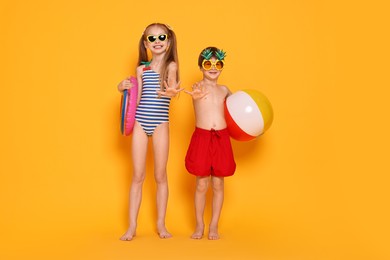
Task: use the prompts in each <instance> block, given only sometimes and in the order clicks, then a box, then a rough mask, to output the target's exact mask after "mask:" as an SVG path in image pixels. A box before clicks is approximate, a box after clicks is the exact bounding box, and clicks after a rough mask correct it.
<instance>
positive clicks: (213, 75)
mask: <svg viewBox="0 0 390 260" xmlns="http://www.w3.org/2000/svg"><path fill="white" fill-rule="evenodd" d="M225 56H226V55H225V52H224V51H222V50H220V49H217V48H216V47H208V48H206V49H204V50H203V51H202V52H201V54H200V55H199V58H198V66H199V68H200V70H201V71H202V73H203V79H202V80H201V81H200V82H197V83H195V84H194V85H193V87H192V91H186V93H187V94H189V95H191V96H192V100H193V105H194V110H195V121H196V127H195V131H194V133H193V135H192V138H191V143H190V145H189V147H188V151H187V155H186V158H185V165H186V168H187V170H188V172H189V173H191V174H193V175H195V176H196V191H195V215H196V228H195V232H194V233H193V234H192V236H191V238H193V239H201V238H202V237H203V232H204V226H205V225H204V220H203V213H204V209H205V203H206V193H207V189H208V186H209V182H210V180H211V185H212V189H213V199H212V217H211V222H210V225H209V234H208V238H209V239H210V240H216V239H219V234H218V221H219V217H220V214H221V210H222V204H223V198H224V177H227V176H231V175H233V174H234V171H235V169H236V164H235V161H234V157H233V151H232V146H231V143H230V136H229V133H228V131H227V128H226V127H227V126H226V121H225V113H224V102H225V99H226V98H227V97H228V96H229V95H230V94H231V92H230V90H229V89H228V88H227V87H226V86H223V85H219V84H218V83H217V81H218V78H219V76H220V74H221V72H222V69H223V67H224V59H225ZM210 176H211V177H210Z"/></svg>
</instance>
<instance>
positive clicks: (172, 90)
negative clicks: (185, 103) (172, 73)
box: [157, 81, 184, 97]
mask: <svg viewBox="0 0 390 260" xmlns="http://www.w3.org/2000/svg"><path fill="white" fill-rule="evenodd" d="M164 86H165V90H164V91H162V90H157V94H158V95H159V96H163V97H175V96H176V95H177V94H178V93H180V91H182V90H183V89H184V88H179V86H180V81H179V82H177V83H176V84H171V86H169V85H168V82H167V81H164Z"/></svg>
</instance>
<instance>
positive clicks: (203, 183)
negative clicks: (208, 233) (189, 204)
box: [191, 177, 210, 239]
mask: <svg viewBox="0 0 390 260" xmlns="http://www.w3.org/2000/svg"><path fill="white" fill-rule="evenodd" d="M209 180H210V179H209V178H208V177H203V178H201V177H196V191H195V217H196V227H195V232H194V233H193V234H192V236H191V238H192V239H201V238H202V237H203V233H204V220H203V214H204V209H205V205H206V194H207V189H208V186H209Z"/></svg>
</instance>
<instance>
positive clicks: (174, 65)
mask: <svg viewBox="0 0 390 260" xmlns="http://www.w3.org/2000/svg"><path fill="white" fill-rule="evenodd" d="M168 69H169V70H177V63H176V62H174V61H171V62H170V63H169V64H168Z"/></svg>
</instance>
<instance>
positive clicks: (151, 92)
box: [135, 67, 171, 136]
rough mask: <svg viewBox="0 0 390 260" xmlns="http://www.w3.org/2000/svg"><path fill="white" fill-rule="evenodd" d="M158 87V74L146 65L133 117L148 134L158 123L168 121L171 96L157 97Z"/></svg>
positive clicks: (151, 133)
mask: <svg viewBox="0 0 390 260" xmlns="http://www.w3.org/2000/svg"><path fill="white" fill-rule="evenodd" d="M159 89H160V75H159V74H158V73H157V72H155V71H153V70H151V69H150V68H148V67H146V68H145V69H144V72H143V75H142V94H141V100H140V102H139V104H138V106H137V110H136V112H135V119H136V120H137V122H138V123H139V124H140V125H141V126H142V128H143V129H144V131H145V133H146V134H147V135H148V136H150V135H153V132H154V130H155V129H156V127H157V126H158V125H159V124H161V123H165V122H169V104H170V102H171V98H169V97H158V95H157V92H156V91H157V90H159Z"/></svg>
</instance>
